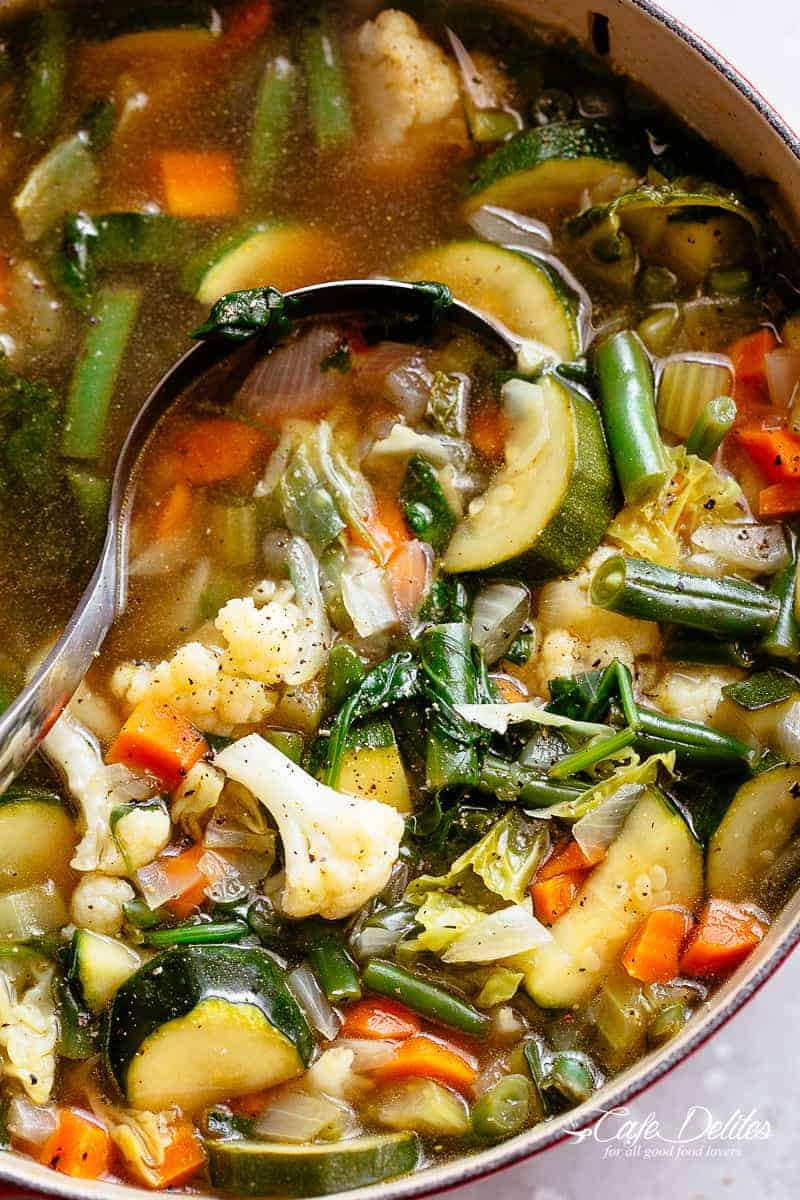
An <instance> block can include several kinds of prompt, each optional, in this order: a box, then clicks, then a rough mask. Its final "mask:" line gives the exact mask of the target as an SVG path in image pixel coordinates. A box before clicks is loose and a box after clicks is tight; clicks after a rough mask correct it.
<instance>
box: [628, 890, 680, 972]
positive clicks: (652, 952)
mask: <svg viewBox="0 0 800 1200" xmlns="http://www.w3.org/2000/svg"><path fill="white" fill-rule="evenodd" d="M691 926H692V918H691V916H690V915H689V913H688V912H686V910H685V909H680V908H655V909H653V911H652V912H651V913H648V915H647V916H646V917H645V919H644V921H642V923H641V925H640V926H639V928H638V929H637V931H636V933H635V934H634V935H633V937H632V938H631V940H630V941H629V942H628V945H627V946H626V947H625V950H624V951H623V954H622V965H623V967H624V968H625V970H626V971H627V972H628V974H629V975H630V976H631V978H632V979H638V980H639V981H640V982H641V983H669V981H670V980H671V979H675V977H676V976H677V974H678V971H679V969H680V957H681V948H682V946H683V943H684V942H685V941H686V935H687V933H688V932H689V930H690V929H691Z"/></svg>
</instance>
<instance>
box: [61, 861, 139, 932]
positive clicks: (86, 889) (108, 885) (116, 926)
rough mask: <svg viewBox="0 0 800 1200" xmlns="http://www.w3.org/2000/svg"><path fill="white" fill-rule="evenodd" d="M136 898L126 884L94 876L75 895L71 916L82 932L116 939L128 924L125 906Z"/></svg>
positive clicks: (90, 876)
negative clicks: (83, 930) (125, 923)
mask: <svg viewBox="0 0 800 1200" xmlns="http://www.w3.org/2000/svg"><path fill="white" fill-rule="evenodd" d="M135 895H136V892H135V891H134V890H133V888H132V887H131V885H130V884H129V883H128V882H127V880H125V879H115V878H113V877H110V876H108V875H99V874H95V873H94V872H93V873H91V874H89V875H84V877H83V879H81V880H80V882H79V883H78V886H77V887H76V888H75V891H74V892H73V893H72V900H71V901H70V916H71V917H72V920H73V923H74V924H75V925H78V926H79V927H80V928H81V929H91V930H92V932H93V933H105V934H107V935H108V936H109V937H114V936H115V935H116V934H118V933H119V932H120V930H121V929H122V925H123V922H124V920H125V913H124V912H123V908H122V906H123V904H127V903H128V902H129V901H131V900H133V898H134V896H135Z"/></svg>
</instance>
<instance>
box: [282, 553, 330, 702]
mask: <svg viewBox="0 0 800 1200" xmlns="http://www.w3.org/2000/svg"><path fill="white" fill-rule="evenodd" d="M286 558H287V562H288V564H289V577H290V579H291V581H292V584H293V586H294V592H295V603H296V604H297V605H298V607H299V608H300V610H301V612H302V614H303V617H304V621H303V625H304V645H303V651H302V653H301V654H300V655H299V656H298V660H297V665H296V666H294V667H293V668H292V669H291V671H288V672H287V674H286V682H287V683H288V684H290V685H293V684H299V683H308V682H309V681H310V680H312V679H313V678H314V677H315V675H317V674H318V673H319V671H321V669H322V668H323V667H324V665H325V663H326V661H327V658H328V651H329V650H330V648H331V644H332V642H333V634H332V632H331V626H330V622H329V621H328V615H327V613H326V611H325V602H324V600H323V599H322V592H321V590H320V586H319V566H318V564H317V560H316V558H315V557H314V554H313V552H312V550H311V547H310V546H309V544H308V542H306V541H305V540H304V539H303V538H300V537H294V538H292V540H291V542H290V543H289V545H288V547H287V549H286Z"/></svg>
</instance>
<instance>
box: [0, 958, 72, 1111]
mask: <svg viewBox="0 0 800 1200" xmlns="http://www.w3.org/2000/svg"><path fill="white" fill-rule="evenodd" d="M53 975H54V968H53V967H52V966H51V965H50V964H49V963H47V964H45V963H44V962H36V961H35V960H34V961H33V962H32V963H31V964H30V965H28V964H27V963H26V964H25V966H24V967H23V968H21V969H20V967H19V966H18V965H17V964H16V962H15V961H14V960H12V959H8V960H4V961H3V963H2V965H0V1070H1V1071H2V1075H3V1077H4V1078H6V1079H15V1080H16V1081H17V1082H18V1083H21V1084H22V1086H23V1088H24V1089H25V1091H26V1093H27V1094H28V1096H29V1097H30V1099H31V1100H32V1101H33V1102H34V1104H46V1103H47V1101H48V1100H49V1098H50V1093H51V1092H52V1090H53V1081H54V1079H55V1071H56V1042H57V1041H58V1017H57V1015H56V1011H55V1004H54V1002H53V995H52V982H53Z"/></svg>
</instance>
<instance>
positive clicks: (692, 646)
mask: <svg viewBox="0 0 800 1200" xmlns="http://www.w3.org/2000/svg"><path fill="white" fill-rule="evenodd" d="M664 656H665V658H668V659H670V661H671V662H681V663H707V664H708V665H710V666H720V667H742V668H743V669H745V670H747V669H748V668H749V667H752V665H753V655H752V653H751V652H750V651H749V650H748V649H747V648H746V647H744V646H741V645H740V644H739V643H738V642H722V641H719V640H718V639H717V638H713V637H709V636H708V634H707V633H700V631H699V630H695V629H674V630H672V632H671V633H670V635H669V637H668V638H667V644H666V646H665V648H664Z"/></svg>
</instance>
